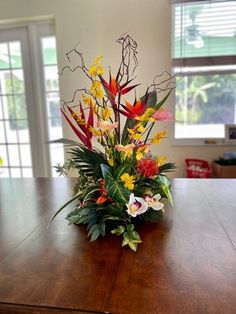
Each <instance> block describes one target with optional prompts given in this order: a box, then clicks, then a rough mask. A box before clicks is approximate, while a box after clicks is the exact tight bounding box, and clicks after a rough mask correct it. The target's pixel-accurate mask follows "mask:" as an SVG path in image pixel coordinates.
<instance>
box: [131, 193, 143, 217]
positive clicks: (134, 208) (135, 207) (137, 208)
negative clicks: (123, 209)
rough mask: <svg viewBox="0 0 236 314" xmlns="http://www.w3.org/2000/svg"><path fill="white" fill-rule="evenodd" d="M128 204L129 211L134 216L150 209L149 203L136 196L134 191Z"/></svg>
mask: <svg viewBox="0 0 236 314" xmlns="http://www.w3.org/2000/svg"><path fill="white" fill-rule="evenodd" d="M126 206H127V208H128V209H127V213H128V214H129V215H131V216H132V217H136V216H137V215H141V214H143V213H145V212H146V211H147V209H148V203H147V202H146V201H145V200H144V199H143V198H142V197H137V196H134V193H131V194H130V197H129V204H126Z"/></svg>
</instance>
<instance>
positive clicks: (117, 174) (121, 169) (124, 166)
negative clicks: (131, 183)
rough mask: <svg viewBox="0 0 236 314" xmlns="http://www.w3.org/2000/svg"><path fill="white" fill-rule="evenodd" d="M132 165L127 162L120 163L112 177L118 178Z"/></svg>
mask: <svg viewBox="0 0 236 314" xmlns="http://www.w3.org/2000/svg"><path fill="white" fill-rule="evenodd" d="M131 167H132V164H130V163H128V164H121V165H120V166H119V167H118V168H117V169H116V170H115V174H114V177H115V178H116V179H119V178H120V177H121V176H122V174H124V173H125V172H128V170H129V169H130V168H131Z"/></svg>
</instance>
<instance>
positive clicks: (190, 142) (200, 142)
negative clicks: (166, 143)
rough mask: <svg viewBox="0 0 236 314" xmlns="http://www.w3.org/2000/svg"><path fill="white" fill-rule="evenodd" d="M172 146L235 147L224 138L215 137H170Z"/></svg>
mask: <svg viewBox="0 0 236 314" xmlns="http://www.w3.org/2000/svg"><path fill="white" fill-rule="evenodd" d="M171 142H172V146H205V147H215V146H231V147H233V146H234V147H235V146H236V144H232V143H227V142H226V141H225V139H222V138H215V139H199V138H198V139H197V138H192V139H191V138H182V139H172V141H171Z"/></svg>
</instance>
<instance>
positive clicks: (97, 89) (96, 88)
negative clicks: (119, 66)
mask: <svg viewBox="0 0 236 314" xmlns="http://www.w3.org/2000/svg"><path fill="white" fill-rule="evenodd" d="M101 85H102V84H101V83H100V82H99V81H94V82H93V84H92V86H91V88H90V91H91V92H92V94H93V95H94V96H95V97H97V98H103V96H104V93H103V90H102V89H101Z"/></svg>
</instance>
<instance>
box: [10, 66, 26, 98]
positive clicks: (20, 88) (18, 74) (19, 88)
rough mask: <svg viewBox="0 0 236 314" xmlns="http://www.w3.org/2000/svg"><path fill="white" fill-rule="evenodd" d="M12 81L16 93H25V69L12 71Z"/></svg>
mask: <svg viewBox="0 0 236 314" xmlns="http://www.w3.org/2000/svg"><path fill="white" fill-rule="evenodd" d="M12 81H13V82H12V83H13V89H14V93H15V94H23V93H24V92H25V84H24V73H23V70H22V69H20V70H13V71H12Z"/></svg>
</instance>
